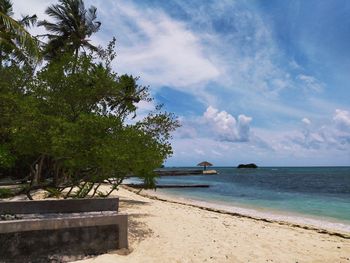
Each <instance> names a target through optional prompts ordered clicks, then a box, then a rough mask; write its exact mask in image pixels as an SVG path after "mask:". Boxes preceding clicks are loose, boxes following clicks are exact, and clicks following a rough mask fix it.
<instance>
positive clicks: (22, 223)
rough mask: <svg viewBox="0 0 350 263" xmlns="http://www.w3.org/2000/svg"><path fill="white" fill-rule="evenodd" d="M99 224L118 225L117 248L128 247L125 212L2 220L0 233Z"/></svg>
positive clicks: (126, 216)
mask: <svg viewBox="0 0 350 263" xmlns="http://www.w3.org/2000/svg"><path fill="white" fill-rule="evenodd" d="M99 225H118V228H119V248H127V247H128V215H126V214H116V215H96V216H93V217H91V216H90V217H84V216H82V217H76V218H58V219H55V218H54V219H53V218H48V219H27V220H11V221H2V222H0V235H1V233H11V232H21V231H33V230H53V229H62V228H73V227H87V226H99Z"/></svg>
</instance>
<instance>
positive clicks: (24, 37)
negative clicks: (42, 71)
mask: <svg viewBox="0 0 350 263" xmlns="http://www.w3.org/2000/svg"><path fill="white" fill-rule="evenodd" d="M12 16H13V8H12V2H11V1H10V0H0V66H1V63H2V61H3V59H4V58H5V57H6V56H8V55H10V56H14V57H15V58H17V59H18V60H19V61H26V62H28V61H29V60H30V59H35V60H37V59H39V58H40V50H39V47H38V41H37V39H36V38H34V37H32V36H31V35H30V34H29V33H28V31H27V30H26V27H29V26H32V25H34V24H35V23H36V20H37V17H36V15H32V16H24V17H22V19H21V20H15V19H14V18H12Z"/></svg>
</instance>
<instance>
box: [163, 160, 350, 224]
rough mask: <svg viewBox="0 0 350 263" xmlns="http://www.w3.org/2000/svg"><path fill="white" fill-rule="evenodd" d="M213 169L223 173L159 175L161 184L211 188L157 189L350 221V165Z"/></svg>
mask: <svg viewBox="0 0 350 263" xmlns="http://www.w3.org/2000/svg"><path fill="white" fill-rule="evenodd" d="M192 169H193V167H192ZM213 169H215V170H217V171H218V172H219V174H217V175H205V176H174V177H170V176H168V177H162V178H159V179H158V184H209V185H210V187H209V188H182V189H181V188H178V189H159V190H157V191H161V192H165V193H169V194H172V195H178V196H181V197H187V198H191V199H196V200H200V201H207V202H214V203H215V202H217V203H220V204H225V205H232V206H243V207H248V208H262V209H270V210H274V211H276V210H277V211H285V212H292V213H297V214H303V215H310V216H314V217H317V218H324V219H337V220H341V221H343V222H344V221H345V222H347V223H349V224H350V167H298V168H296V167H264V168H258V169H237V168H220V167H213Z"/></svg>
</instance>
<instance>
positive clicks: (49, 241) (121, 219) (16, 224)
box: [0, 198, 128, 262]
mask: <svg viewBox="0 0 350 263" xmlns="http://www.w3.org/2000/svg"><path fill="white" fill-rule="evenodd" d="M118 204H119V199H118V198H106V199H69V200H40V201H13V202H0V215H1V214H15V215H16V219H14V220H8V221H0V244H1V245H0V262H28V261H31V262H52V261H53V262H54V261H55V260H57V262H62V259H64V261H69V260H76V259H79V258H82V257H84V256H87V255H96V254H102V253H106V252H108V251H110V250H115V249H120V248H127V247H128V237H127V232H128V218H127V215H125V214H119V213H118Z"/></svg>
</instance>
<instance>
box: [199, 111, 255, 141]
mask: <svg viewBox="0 0 350 263" xmlns="http://www.w3.org/2000/svg"><path fill="white" fill-rule="evenodd" d="M203 117H204V119H205V121H206V123H207V124H208V125H210V127H211V128H212V131H213V133H214V134H216V135H217V136H218V137H219V139H220V140H223V141H230V142H236V141H241V142H245V141H249V136H250V122H251V121H252V118H251V117H248V116H245V115H243V114H242V115H239V116H238V121H236V119H235V117H233V116H232V115H231V114H229V113H227V112H226V111H219V110H218V109H216V108H214V107H212V106H209V107H208V108H207V110H206V111H205V112H204V114H203Z"/></svg>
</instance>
